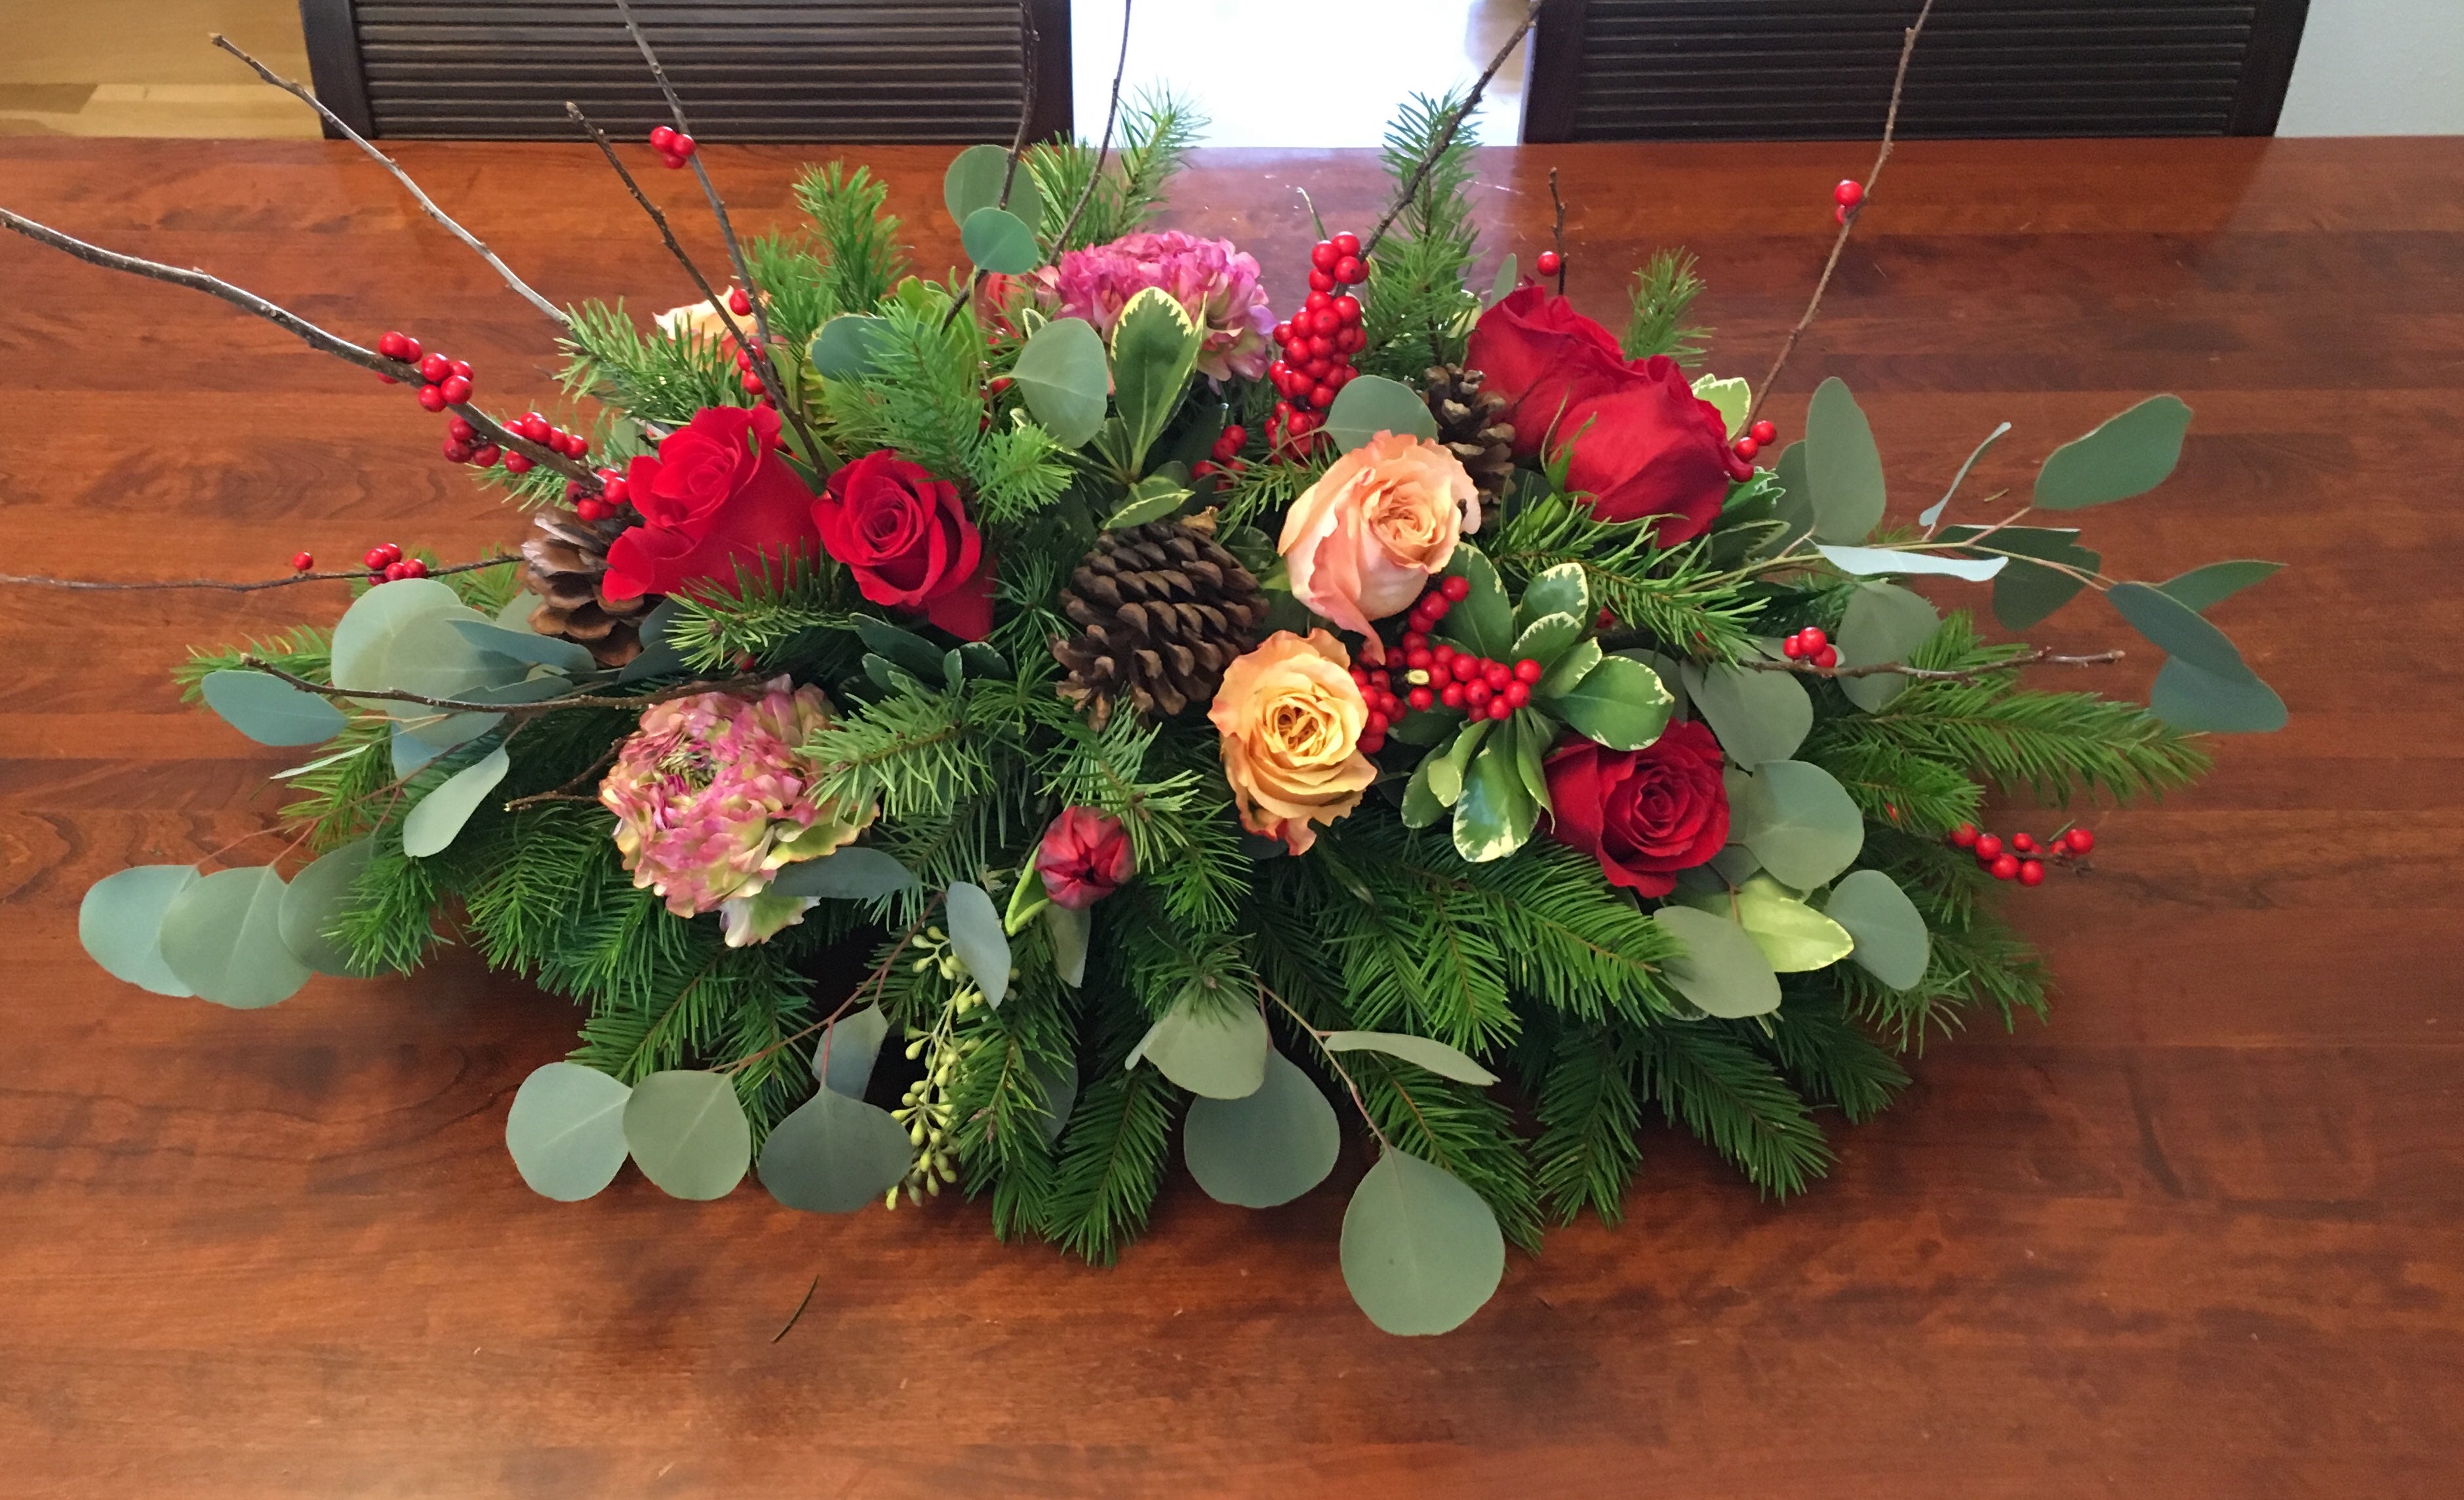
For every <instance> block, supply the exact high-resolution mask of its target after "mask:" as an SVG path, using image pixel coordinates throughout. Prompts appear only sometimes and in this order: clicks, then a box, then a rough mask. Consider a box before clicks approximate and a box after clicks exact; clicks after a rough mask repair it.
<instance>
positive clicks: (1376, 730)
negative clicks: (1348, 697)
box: [1352, 667, 1403, 755]
mask: <svg viewBox="0 0 2464 1500" xmlns="http://www.w3.org/2000/svg"><path fill="white" fill-rule="evenodd" d="M1352 680H1353V681H1354V682H1356V683H1358V684H1360V695H1361V696H1362V697H1364V698H1366V699H1368V700H1369V721H1368V722H1367V723H1366V724H1363V725H1362V726H1361V728H1360V753H1361V754H1362V755H1375V754H1376V753H1377V752H1378V751H1380V750H1383V749H1385V748H1386V731H1387V730H1388V729H1390V728H1392V727H1393V726H1394V723H1395V721H1396V720H1397V719H1399V718H1401V717H1403V700H1402V699H1401V698H1398V697H1397V696H1396V695H1395V677H1394V673H1390V672H1388V671H1387V670H1386V669H1385V668H1383V667H1354V668H1353V669H1352Z"/></svg>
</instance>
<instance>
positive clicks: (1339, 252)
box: [1266, 232, 1369, 456]
mask: <svg viewBox="0 0 2464 1500" xmlns="http://www.w3.org/2000/svg"><path fill="white" fill-rule="evenodd" d="M1368 277H1369V273H1368V270H1367V269H1366V268H1365V267H1363V266H1362V264H1361V262H1360V236H1359V235H1357V234H1353V233H1348V232H1347V233H1342V234H1336V235H1334V236H1332V237H1331V238H1328V239H1322V240H1319V241H1318V242H1317V244H1316V246H1315V247H1313V248H1312V249H1311V250H1310V251H1309V298H1308V299H1307V300H1306V301H1304V302H1303V303H1302V304H1301V310H1300V311H1299V312H1297V313H1294V314H1293V315H1292V316H1291V318H1290V319H1289V320H1287V321H1285V322H1280V323H1277V324H1276V325H1275V342H1276V343H1278V344H1280V345H1281V346H1282V347H1283V351H1284V356H1283V358H1282V359H1279V360H1277V361H1275V362H1274V363H1273V364H1269V365H1267V366H1266V379H1268V380H1269V381H1272V382H1273V383H1274V386H1275V388H1276V389H1277V390H1279V391H1281V392H1283V395H1284V399H1283V400H1281V401H1278V402H1276V403H1275V414H1274V415H1273V416H1272V417H1270V418H1268V419H1267V422H1266V439H1267V442H1268V443H1269V444H1271V445H1272V447H1273V449H1274V451H1275V452H1278V453H1288V454H1290V455H1293V456H1299V455H1301V454H1304V453H1306V452H1309V446H1310V444H1309V433H1310V432H1312V431H1314V430H1316V429H1318V428H1320V427H1323V426H1325V424H1326V413H1327V411H1328V409H1329V408H1331V407H1332V406H1333V405H1334V398H1335V396H1336V394H1337V393H1338V392H1340V391H1341V390H1342V389H1343V387H1344V386H1347V385H1349V384H1351V382H1352V378H1353V376H1354V375H1357V374H1359V373H1360V372H1359V371H1358V370H1356V369H1353V366H1352V357H1353V355H1354V354H1357V353H1359V352H1360V351H1361V350H1362V349H1364V348H1366V347H1368V344H1369V335H1368V334H1367V333H1366V332H1365V331H1363V329H1362V328H1361V326H1360V298H1356V297H1353V295H1352V294H1351V293H1350V292H1347V291H1345V290H1344V288H1346V287H1353V286H1358V285H1359V284H1360V283H1361V282H1363V281H1365V280H1367V279H1368Z"/></svg>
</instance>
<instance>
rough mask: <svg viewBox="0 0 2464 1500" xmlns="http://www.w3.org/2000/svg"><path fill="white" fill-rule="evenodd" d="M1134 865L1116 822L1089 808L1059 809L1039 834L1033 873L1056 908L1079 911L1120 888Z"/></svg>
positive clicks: (1125, 835) (1126, 836) (1127, 837)
mask: <svg viewBox="0 0 2464 1500" xmlns="http://www.w3.org/2000/svg"><path fill="white" fill-rule="evenodd" d="M1132 864H1133V858H1132V855H1131V852H1130V835H1129V833H1128V831H1127V830H1125V829H1124V828H1122V827H1121V820H1119V819H1118V818H1108V817H1106V816H1104V814H1102V813H1100V812H1097V811H1096V810H1095V809H1094V808H1092V807H1064V808H1062V809H1061V816H1059V817H1057V818H1055V819H1053V820H1052V826H1051V827H1048V828H1045V830H1044V843H1043V845H1042V846H1041V847H1040V848H1038V849H1036V851H1035V870H1036V873H1038V874H1040V875H1042V876H1043V877H1044V893H1045V895H1048V896H1050V897H1051V898H1052V902H1053V904H1054V905H1055V906H1066V907H1068V908H1069V909H1070V910H1071V911H1076V912H1083V911H1085V910H1086V909H1087V908H1089V907H1090V906H1092V905H1094V904H1095V903H1096V902H1098V901H1100V900H1102V899H1104V897H1106V896H1108V895H1111V893H1113V892H1115V891H1117V890H1119V889H1120V888H1121V882H1123V881H1125V880H1127V879H1129V878H1130V869H1131V866H1132Z"/></svg>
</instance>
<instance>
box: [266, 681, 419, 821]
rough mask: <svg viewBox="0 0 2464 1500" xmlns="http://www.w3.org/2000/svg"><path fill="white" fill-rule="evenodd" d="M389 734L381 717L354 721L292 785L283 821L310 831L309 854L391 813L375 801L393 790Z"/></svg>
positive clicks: (292, 781) (390, 736) (318, 753)
mask: <svg viewBox="0 0 2464 1500" xmlns="http://www.w3.org/2000/svg"><path fill="white" fill-rule="evenodd" d="M301 675H302V676H305V675H306V673H301ZM392 734H393V732H392V729H391V728H390V726H389V724H388V721H387V720H386V719H385V718H384V717H381V716H378V715H363V716H361V717H356V718H354V719H352V720H351V722H350V723H349V724H348V725H346V726H345V727H344V728H343V730H342V732H341V734H339V735H337V736H335V737H334V739H333V740H332V741H331V742H330V743H328V744H326V745H325V746H323V747H322V748H321V749H319V751H318V752H317V754H316V755H315V756H314V757H312V758H311V759H310V760H309V761H306V762H304V763H305V764H306V765H307V766H308V767H309V769H307V770H304V771H301V772H299V773H298V774H297V775H296V776H293V777H292V778H291V779H290V781H291V791H292V794H293V795H292V800H291V801H290V802H287V803H285V804H283V806H282V816H283V817H284V819H285V820H287V821H289V822H292V823H305V824H307V825H309V826H310V831H309V834H308V848H309V850H310V852H312V853H318V854H322V853H324V852H325V851H327V850H328V849H339V848H341V846H342V845H344V844H347V843H349V842H350V841H351V840H353V839H355V838H358V837H359V836H360V835H361V834H363V833H365V832H367V831H368V830H369V829H371V828H373V827H376V826H377V823H378V822H379V820H380V819H382V818H383V817H384V816H385V815H386V813H387V812H389V811H391V810H394V809H391V808H389V807H388V806H386V805H385V804H384V803H382V802H380V801H379V798H381V797H384V796H385V795H386V794H388V793H389V792H390V791H391V790H392V788H393V780H394V777H393V756H392V753H391V749H390V745H391V740H392Z"/></svg>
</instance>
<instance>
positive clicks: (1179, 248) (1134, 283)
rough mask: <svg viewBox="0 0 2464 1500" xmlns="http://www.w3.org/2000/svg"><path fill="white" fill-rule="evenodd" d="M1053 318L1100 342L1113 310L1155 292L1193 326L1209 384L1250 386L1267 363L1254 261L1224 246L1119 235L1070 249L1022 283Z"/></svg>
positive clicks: (1265, 317) (1177, 237)
mask: <svg viewBox="0 0 2464 1500" xmlns="http://www.w3.org/2000/svg"><path fill="white" fill-rule="evenodd" d="M1028 279H1029V281H1030V283H1031V284H1032V285H1033V286H1034V287H1035V288H1036V289H1037V291H1038V293H1039V294H1040V295H1041V296H1042V298H1044V300H1045V306H1046V308H1047V310H1048V311H1050V312H1051V313H1052V314H1053V316H1055V317H1059V318H1084V319H1086V320H1088V321H1089V322H1090V323H1093V324H1094V325H1095V330H1096V332H1098V333H1101V334H1103V335H1104V336H1105V337H1106V338H1107V339H1109V338H1111V333H1112V324H1113V323H1115V322H1117V321H1119V320H1120V317H1121V309H1123V308H1125V307H1127V306H1129V305H1130V298H1133V297H1135V296H1137V295H1138V294H1139V293H1140V292H1143V291H1145V290H1146V289H1147V288H1149V287H1161V288H1163V290H1164V291H1165V292H1166V293H1167V294H1169V295H1170V296H1171V298H1172V299H1173V300H1174V301H1176V302H1178V303H1179V304H1180V307H1181V311H1183V312H1185V313H1187V314H1188V315H1189V318H1190V320H1191V321H1192V322H1194V323H1196V324H1197V325H1198V328H1199V335H1200V342H1199V348H1198V369H1199V373H1200V374H1202V375H1206V376H1209V377H1212V378H1213V379H1214V380H1216V381H1217V382H1219V383H1220V382H1223V381H1228V380H1231V379H1232V378H1234V377H1235V376H1238V377H1240V378H1241V379H1243V380H1256V379H1258V378H1260V377H1261V376H1263V375H1265V373H1266V366H1267V364H1270V363H1272V362H1273V360H1274V357H1275V355H1274V350H1273V347H1272V346H1271V345H1270V344H1269V343H1268V342H1267V341H1268V338H1269V336H1270V335H1271V334H1273V332H1274V330H1275V313H1274V309H1273V308H1271V307H1269V306H1267V305H1266V289H1265V286H1264V285H1262V284H1261V283H1260V281H1259V278H1258V262H1257V260H1256V259H1255V258H1254V257H1252V256H1250V255H1248V254H1245V253H1243V252H1242V251H1239V250H1235V249H1234V248H1233V246H1232V242H1231V241H1230V240H1228V239H1201V238H1199V236H1197V235H1195V234H1184V233H1182V232H1180V231H1178V230H1165V231H1162V232H1155V233H1149V232H1140V233H1136V234H1124V235H1122V236H1121V237H1120V238H1119V239H1116V240H1114V241H1112V242H1111V244H1109V245H1090V246H1089V247H1087V248H1086V249H1084V250H1073V251H1070V252H1069V253H1068V254H1065V255H1063V256H1062V257H1061V260H1060V263H1059V264H1058V265H1054V266H1047V267H1046V268H1045V269H1044V270H1042V271H1040V272H1037V273H1036V274H1035V275H1034V276H1032V277H1030V278H1028Z"/></svg>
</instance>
